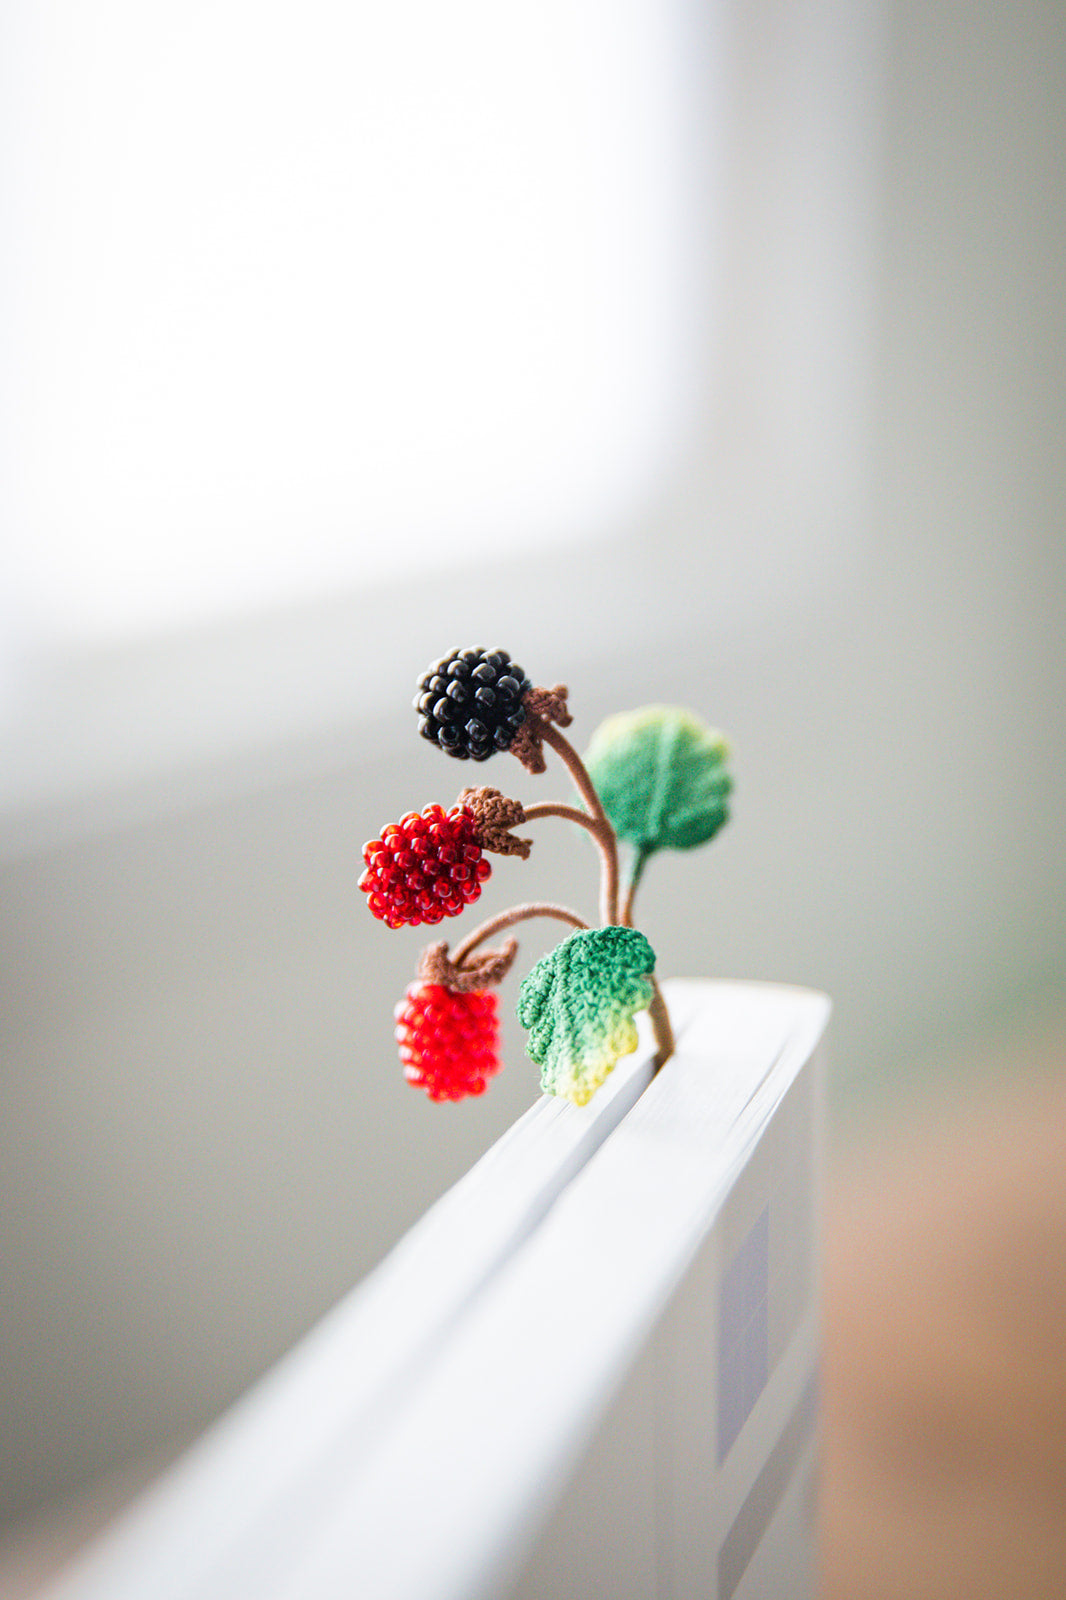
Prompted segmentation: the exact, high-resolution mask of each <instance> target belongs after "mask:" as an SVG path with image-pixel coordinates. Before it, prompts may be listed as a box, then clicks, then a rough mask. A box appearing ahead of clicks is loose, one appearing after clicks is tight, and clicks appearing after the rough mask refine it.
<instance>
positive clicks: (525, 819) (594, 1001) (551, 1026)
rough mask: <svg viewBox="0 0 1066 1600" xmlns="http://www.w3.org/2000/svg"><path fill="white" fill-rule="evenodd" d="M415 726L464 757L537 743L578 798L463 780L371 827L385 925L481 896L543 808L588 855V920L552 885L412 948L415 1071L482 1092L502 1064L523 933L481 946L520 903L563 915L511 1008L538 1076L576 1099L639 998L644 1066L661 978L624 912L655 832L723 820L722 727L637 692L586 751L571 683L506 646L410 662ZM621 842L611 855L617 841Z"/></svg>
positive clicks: (527, 846) (664, 1025)
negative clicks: (592, 897) (451, 935)
mask: <svg viewBox="0 0 1066 1600" xmlns="http://www.w3.org/2000/svg"><path fill="white" fill-rule="evenodd" d="M414 704H415V710H416V711H417V712H418V714H419V724H418V731H419V732H420V733H421V735H422V737H423V738H425V739H427V740H429V741H430V742H431V743H432V744H434V745H436V746H438V747H439V749H441V750H443V751H444V753H445V754H446V755H450V756H453V757H455V758H456V759H457V760H460V761H471V760H472V761H486V760H488V758H489V757H490V756H493V755H497V754H500V753H502V752H504V751H509V752H510V753H511V754H512V755H514V756H516V757H517V758H518V760H519V761H520V762H521V763H522V765H523V766H524V767H525V768H526V770H527V771H528V772H531V773H542V772H544V771H545V770H546V761H545V756H544V747H545V746H548V748H549V749H550V750H552V751H554V752H555V754H556V755H558V756H559V757H560V759H561V760H562V761H563V763H564V765H565V766H566V767H567V769H568V770H569V773H570V776H571V778H572V779H573V782H574V785H575V787H576V789H577V792H578V796H579V798H580V800H581V804H580V805H578V806H574V805H568V804H565V803H563V802H561V801H541V802H538V803H537V804H534V805H524V804H523V803H522V802H521V801H519V800H512V799H509V798H508V797H507V796H506V795H504V794H503V793H502V792H501V791H500V790H499V789H493V788H488V787H482V788H466V789H463V791H462V792H461V793H460V795H459V797H458V799H457V801H456V803H455V804H454V805H453V806H452V807H451V809H450V810H449V811H445V810H444V808H443V806H440V805H429V806H426V807H425V808H424V809H423V810H422V811H421V812H418V811H410V812H408V813H407V815H406V816H404V817H401V818H400V821H399V822H394V823H389V824H388V826H387V827H384V828H382V830H381V834H380V837H379V838H376V839H371V840H370V841H369V842H368V843H367V844H366V845H364V847H363V860H364V862H365V865H366V870H365V872H364V873H363V875H362V877H361V878H360V880H359V887H360V889H362V890H363V892H364V893H365V894H366V897H367V905H368V906H369V908H370V911H371V913H372V915H373V916H375V917H377V918H378V919H379V920H380V921H382V922H385V923H387V925H388V926H389V927H390V928H402V927H418V926H419V925H421V924H423V923H426V924H429V925H435V924H436V923H438V922H441V921H442V920H443V919H444V918H445V917H456V916H458V915H459V913H460V912H461V911H464V910H465V909H466V907H467V906H468V905H471V904H472V903H473V902H474V901H475V900H477V899H478V898H479V896H480V894H481V888H482V885H483V883H485V881H486V880H487V879H488V878H489V877H490V875H491V872H492V867H491V864H490V863H489V862H488V861H487V860H486V859H485V852H486V851H488V852H491V853H495V854H497V855H517V856H521V857H522V858H523V859H526V858H527V857H528V856H529V854H530V851H531V849H532V843H533V841H532V840H530V839H526V838H520V837H519V836H518V835H516V834H515V832H514V831H513V830H514V829H515V828H518V827H525V826H526V825H527V824H529V823H533V822H538V821H540V820H541V819H543V818H546V817H556V818H561V819H562V820H563V821H565V822H569V823H572V824H574V825H576V826H578V827H581V828H584V829H585V830H586V831H587V832H588V833H589V834H590V835H591V837H592V839H593V840H594V842H595V844H596V846H597V848H598V851H599V855H600V904H599V915H600V926H598V927H591V926H590V925H589V924H588V923H587V922H586V921H585V920H584V919H583V918H582V917H580V916H579V915H578V913H577V912H576V911H571V910H570V909H569V907H567V906H562V905H557V904H555V903H554V902H551V901H529V902H526V903H524V904H522V905H517V906H513V907H511V909H510V910H509V911H504V912H500V913H499V914H498V915H496V916H494V917H490V918H489V919H488V921H487V922H483V923H482V924H481V926H480V927H477V928H475V929H474V931H473V932H472V933H469V934H467V936H466V938H465V939H463V940H462V942H461V943H460V944H458V945H457V946H456V948H455V950H454V952H449V949H448V945H447V943H439V944H431V945H429V946H427V948H426V949H425V950H424V951H423V953H422V957H421V960H420V962H419V967H418V979H417V981H416V982H415V983H413V984H412V985H411V987H410V988H409V989H408V991H407V994H406V996H405V997H404V999H403V1000H402V1001H401V1002H400V1004H399V1005H398V1006H397V1008H396V1040H397V1043H398V1045H399V1049H400V1060H401V1062H402V1064H403V1069H404V1075H405V1077H406V1078H407V1080H408V1082H409V1083H412V1084H414V1085H416V1086H417V1087H418V1088H421V1089H424V1090H425V1091H426V1093H427V1094H428V1095H429V1097H430V1099H432V1100H461V1099H464V1098H465V1097H466V1096H467V1095H476V1094H482V1093H484V1090H485V1088H486V1086H487V1084H488V1081H489V1079H490V1078H492V1077H493V1076H494V1075H495V1074H496V1073H497V1072H498V1071H499V1069H500V1061H499V1017H498V1011H497V1000H496V994H495V990H496V987H497V986H498V985H499V984H500V983H501V982H502V981H503V979H504V978H505V977H506V976H507V974H508V972H509V971H510V969H511V966H512V964H513V962H514V959H515V955H516V953H517V950H518V946H517V944H516V942H515V940H514V939H513V938H511V937H508V938H507V939H505V940H504V942H503V945H502V947H501V948H500V949H499V950H493V951H485V950H483V949H481V946H482V945H483V944H484V943H485V941H486V940H487V939H490V938H491V937H492V935H493V934H496V933H500V932H502V931H503V930H505V929H506V928H509V927H513V926H514V925H515V924H517V923H519V922H524V921H526V920H528V919H529V918H531V917H551V918H554V919H555V920H557V921H559V922H562V923H565V924H567V925H568V926H569V927H570V929H571V930H572V931H571V932H570V933H569V934H568V936H567V937H566V938H565V939H564V940H563V941H562V943H561V944H559V945H557V946H556V948H555V949H554V950H552V951H551V952H550V954H548V955H546V956H544V957H543V958H542V960H540V961H538V962H537V964H536V966H535V967H534V968H533V970H532V972H530V973H529V975H528V976H527V977H526V978H525V980H524V981H523V983H522V986H521V989H520V992H519V997H518V1018H519V1021H520V1022H521V1023H522V1026H523V1027H524V1028H526V1029H527V1030H528V1033H529V1040H528V1044H527V1049H528V1051H529V1054H530V1056H531V1057H532V1059H533V1060H534V1061H535V1062H536V1064H537V1065H538V1066H539V1067H540V1069H541V1087H542V1088H543V1089H544V1090H545V1091H546V1092H547V1093H549V1094H556V1095H564V1096H565V1097H566V1098H567V1099H569V1100H572V1101H573V1102H574V1103H575V1104H576V1105H584V1104H585V1103H586V1102H587V1101H588V1100H589V1099H590V1097H591V1096H592V1095H593V1094H594V1093H595V1091H596V1090H597V1088H598V1087H599V1086H600V1084H601V1083H602V1082H603V1081H604V1079H605V1078H606V1077H607V1075H608V1073H609V1072H610V1071H611V1069H612V1068H613V1067H614V1065H615V1063H616V1061H618V1060H619V1058H620V1057H621V1056H624V1055H627V1054H628V1053H629V1052H630V1051H632V1050H635V1049H636V1047H637V1029H636V1023H635V1020H634V1019H635V1017H636V1015H637V1013H638V1012H640V1011H644V1010H647V1012H648V1015H649V1017H650V1020H651V1025H652V1032H653V1035H654V1038H655V1045H656V1055H655V1064H656V1068H658V1067H660V1066H662V1064H663V1062H664V1061H666V1059H667V1058H668V1056H669V1055H670V1054H671V1052H672V1050H673V1035H672V1033H671V1029H670V1018H669V1015H668V1014H667V1010H666V1006H665V1004H664V1003H663V998H662V995H661V993H660V992H659V987H658V985H657V983H656V981H655V974H654V969H655V954H654V952H653V950H652V948H651V945H650V944H649V943H648V941H647V939H646V938H645V937H644V935H643V933H640V932H639V931H638V930H637V929H636V928H634V926H633V903H634V899H635V897H636V892H637V889H638V886H639V884H640V881H641V877H642V875H643V872H644V868H645V866H646V864H647V862H648V860H649V859H650V857H651V856H653V855H654V854H655V853H656V851H658V850H690V849H692V848H693V847H694V846H695V845H699V844H703V843H705V842H706V841H707V840H709V839H712V838H713V837H714V835H715V834H716V833H717V832H718V830H719V829H720V828H721V827H722V825H723V823H725V822H726V821H727V820H728V815H729V812H728V803H729V795H730V792H731V790H732V780H731V778H730V775H729V772H728V769H727V765H726V761H727V755H728V750H727V746H726V742H725V740H724V738H723V737H722V735H721V734H720V733H716V732H714V731H713V730H711V729H710V728H706V727H704V725H703V724H702V723H701V722H700V721H699V719H698V718H697V717H695V716H693V714H692V713H691V712H689V711H682V710H678V709H676V708H674V707H671V706H645V707H643V708H642V709H641V710H639V711H631V712H624V713H622V714H620V715H618V716H613V717H608V719H607V720H606V722H604V723H602V724H601V726H600V727H599V728H598V729H597V730H596V732H595V733H594V734H593V737H592V742H591V743H590V745H589V749H588V753H587V755H586V757H585V759H584V761H583V760H582V759H581V757H580V756H579V755H578V753H577V751H576V750H575V749H574V747H573V745H571V743H570V741H569V740H568V739H567V738H566V737H565V736H564V735H563V734H562V733H561V732H560V731H559V730H560V728H565V727H568V726H569V725H570V723H571V721H572V718H571V716H570V712H569V709H568V707H567V690H566V688H565V687H564V686H563V685H562V684H556V685H555V687H554V688H552V689H541V688H535V687H534V685H533V683H532V681H531V680H530V679H529V678H528V677H527V676H526V674H525V673H524V672H523V670H522V668H521V667H520V666H518V665H517V664H516V663H515V662H514V661H512V659H511V657H510V655H509V654H508V652H507V651H506V650H483V649H473V650H453V651H451V652H450V653H449V654H448V655H446V656H442V657H441V659H440V660H439V661H436V662H434V663H433V664H432V665H431V666H430V667H429V668H427V670H426V671H425V672H424V673H423V674H422V675H421V677H420V678H419V680H418V692H417V694H416V696H415V702H414ZM620 842H621V843H622V844H623V845H624V846H625V847H627V848H626V860H625V867H624V872H620V866H619V843H620Z"/></svg>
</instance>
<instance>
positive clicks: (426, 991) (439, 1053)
mask: <svg viewBox="0 0 1066 1600" xmlns="http://www.w3.org/2000/svg"><path fill="white" fill-rule="evenodd" d="M499 1037H500V1030H499V1021H498V1018H497V1011H496V996H495V994H494V993H493V992H492V990H489V989H471V990H469V991H468V992H467V993H466V994H460V993H459V992H458V991H457V990H455V989H446V988H445V987H444V986H443V984H439V983H413V984H412V985H411V987H410V988H409V989H408V991H407V995H406V998H405V999H403V1000H401V1001H400V1004H399V1005H398V1006H397V1007H396V1042H397V1044H398V1045H399V1047H400V1060H401V1062H402V1063H403V1075H404V1077H405V1078H406V1079H407V1081H408V1083H411V1084H414V1085H415V1087H416V1088H419V1089H424V1090H425V1091H426V1093H427V1094H428V1095H429V1098H430V1099H431V1100H463V1099H465V1098H466V1096H467V1095H469V1094H484V1092H485V1086H486V1084H487V1082H488V1080H489V1078H491V1077H493V1075H494V1074H495V1073H497V1072H499V1070H500V1061H499Z"/></svg>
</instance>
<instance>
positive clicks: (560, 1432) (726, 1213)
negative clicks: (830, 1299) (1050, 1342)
mask: <svg viewBox="0 0 1066 1600" xmlns="http://www.w3.org/2000/svg"><path fill="white" fill-rule="evenodd" d="M664 987H665V993H666V998H667V1003H668V1005H669V1008H670V1011H671V1015H672V1017H673V1020H674V1027H675V1032H676V1035H677V1040H678V1051H677V1054H676V1055H675V1056H674V1057H673V1058H672V1059H671V1061H670V1062H668V1063H667V1065H666V1067H665V1068H664V1069H663V1071H662V1072H661V1073H659V1074H658V1075H657V1076H656V1077H654V1079H653V1078H652V1076H651V1064H650V1063H651V1044H650V1040H649V1039H648V1038H647V1036H646V1035H643V1034H642V1047H641V1049H640V1050H639V1051H638V1052H637V1053H636V1055H634V1056H633V1057H631V1058H628V1059H627V1060H626V1061H623V1062H622V1063H620V1064H619V1066H618V1068H617V1069H616V1071H615V1073H614V1074H613V1075H612V1077H611V1079H609V1080H608V1083H607V1084H606V1085H605V1086H604V1088H603V1089H602V1090H601V1091H600V1093H599V1094H598V1095H597V1096H596V1097H595V1098H594V1100H593V1101H592V1102H591V1103H590V1104H589V1105H588V1106H586V1107H584V1108H581V1109H578V1108H575V1107H573V1106H571V1105H569V1104H568V1103H560V1102H557V1101H548V1100H545V1101H541V1102H539V1103H538V1104H537V1105H536V1106H534V1107H533V1109H532V1110H531V1111H530V1112H529V1113H527V1115H526V1116H525V1117H524V1118H522V1119H521V1120H520V1121H519V1122H518V1123H517V1124H516V1125H515V1127H514V1128H513V1129H511V1131H510V1132H509V1133H508V1134H507V1135H506V1136H505V1137H504V1138H503V1139H502V1140H501V1141H499V1143H498V1144H497V1145H496V1146H494V1147H493V1149H492V1150H491V1151H490V1152H489V1153H488V1155H487V1156H486V1157H485V1158H484V1159H483V1160H482V1161H481V1162H479V1163H478V1165H477V1166H476V1167H475V1168H474V1169H473V1170H472V1171H471V1172H470V1173H469V1174H468V1175H467V1177H466V1178H465V1179H464V1180H462V1182H461V1183H459V1184H458V1185H456V1187H455V1188H454V1189H452V1190H451V1191H450V1192H449V1194H447V1195H446V1196H445V1197H444V1199H443V1200H441V1201H440V1202H439V1203H438V1204H437V1206H435V1207H434V1208H433V1209H432V1210H431V1211H430V1212H429V1213H428V1214H427V1216H426V1217H425V1218H424V1219H423V1220H422V1222H421V1223H420V1224H418V1226H417V1227H416V1228H414V1229H413V1230H412V1231H411V1233H410V1234H409V1235H408V1236H407V1238H406V1239H405V1240H404V1241H402V1243H401V1244H400V1245H399V1246H398V1247H397V1249H396V1250H395V1251H394V1252H393V1253H392V1254H391V1255H390V1256H389V1257H388V1258H387V1259H386V1261H385V1262H384V1263H383V1264H382V1266H381V1267H380V1268H378V1269H377V1271H376V1272H375V1273H373V1274H372V1275H371V1276H370V1278H368V1279H367V1280H366V1282H365V1283H364V1284H363V1285H362V1286H361V1287H360V1288H359V1289H357V1290H356V1291H354V1292H353V1294H352V1295H351V1296H350V1297H349V1298H348V1299H347V1300H346V1301H344V1302H343V1303H342V1304H341V1305H340V1306H339V1307H337V1308H336V1310H335V1311H334V1312H333V1313H331V1315H330V1316H329V1317H328V1318H326V1319H325V1321H324V1322H323V1323H322V1324H321V1325H320V1326H319V1327H318V1328H317V1329H315V1330H314V1331H313V1332H312V1334H311V1335H309V1336H308V1338H307V1339H306V1340H304V1341H303V1342H302V1343H301V1344H300V1345H299V1346H298V1347H297V1348H296V1349H295V1350H294V1351H293V1352H292V1353H291V1354H290V1356H289V1357H288V1358H286V1360H285V1361H284V1362H283V1363H282V1364H281V1365H280V1366H279V1367H278V1368H277V1369H276V1370H275V1371H274V1373H272V1374H271V1375H269V1376H268V1378H267V1379H266V1380H264V1382H263V1383H262V1384H260V1385H259V1386H257V1388H256V1389H255V1390H253V1391H252V1393H251V1394H250V1395H249V1396H248V1397H247V1398H246V1399H245V1401H244V1402H242V1403H241V1405H240V1406H238V1407H237V1408H236V1409H235V1410H234V1412H232V1413H231V1414H230V1415H229V1416H228V1417H227V1418H225V1419H224V1420H223V1422H222V1423H220V1424H219V1425H218V1426H217V1427H216V1428H215V1429H213V1430H212V1431H211V1432H210V1433H209V1434H208V1435H207V1436H206V1437H205V1439H204V1440H203V1441H202V1442H201V1444H200V1445H199V1446H198V1447H197V1448H196V1450H194V1451H193V1452H192V1453H191V1454H190V1455H189V1456H188V1457H187V1458H186V1459H185V1461H184V1462H182V1463H181V1464H179V1465H178V1466H177V1467H176V1468H175V1469H174V1470H173V1471H172V1472H171V1473H169V1474H168V1475H167V1477H166V1478H165V1479H164V1480H163V1481H162V1482H161V1483H160V1484H159V1485H157V1486H156V1488H155V1489H153V1490H152V1491H151V1492H150V1493H149V1494H148V1495H147V1496H146V1497H145V1498H144V1499H143V1501H142V1502H141V1503H140V1504H139V1505H138V1506H137V1507H136V1508H135V1509H134V1510H133V1511H132V1512H131V1513H130V1514H129V1515H128V1516H127V1517H126V1518H125V1519H123V1521H122V1522H121V1523H120V1524H119V1525H117V1526H116V1527H115V1528H114V1529H113V1530H112V1532H111V1533H110V1534H109V1535H108V1536H106V1537H105V1538H104V1539H103V1540H102V1541H101V1542H100V1543H99V1544H98V1545H97V1546H96V1548H95V1549H94V1550H92V1551H91V1552H89V1553H88V1555H87V1556H86V1557H85V1558H84V1559H83V1560H82V1561H81V1562H80V1563H79V1564H78V1565H77V1566H76V1567H75V1568H72V1569H71V1570H70V1571H69V1572H68V1574H67V1575H66V1577H65V1578H64V1579H63V1580H62V1581H61V1582H60V1583H59V1584H58V1585H57V1586H56V1587H55V1589H54V1590H53V1591H52V1593H53V1595H54V1597H55V1600H60V1596H62V1597H64V1600H104V1597H105V1596H106V1597H107V1600H132V1597H134V1596H138V1597H140V1596H151V1600H179V1597H182V1600H194V1597H195V1600H223V1597H225V1600H235V1597H242V1596H245V1595H247V1596H248V1597H249V1600H251V1597H253V1596H254V1597H255V1600H275V1597H276V1600H283V1597H291V1600H320V1597H321V1600H324V1597H326V1596H336V1597H338V1600H339V1597H341V1596H344V1597H345V1600H350V1597H351V1596H353V1595H358V1596H360V1597H367V1600H378V1597H380V1600H385V1597H389V1600H401V1597H411V1600H415V1597H418V1600H447V1597H454V1600H460V1597H462V1600H474V1597H476V1596H486V1597H488V1596H492V1597H494V1600H497V1597H504V1596H507V1595H513V1596H515V1597H516V1600H517V1597H519V1596H526V1595H529V1596H532V1595H538V1596H541V1597H544V1596H549V1595H554V1594H558V1595H560V1596H566V1595H592V1594H600V1593H602V1594H604V1595H610V1596H612V1597H613V1600H622V1597H624V1596H626V1595H630V1594H632V1595H634V1596H636V1595H643V1596H649V1597H652V1596H654V1597H656V1600H658V1597H660V1596H661V1597H664V1600H665V1597H669V1596H676V1597H677V1600H682V1597H689V1596H692V1595H694V1594H696V1593H700V1594H707V1595H718V1596H720V1597H721V1600H733V1597H734V1596H738V1597H739V1600H745V1596H747V1595H751V1596H759V1597H760V1600H766V1597H772V1596H774V1595H777V1594H781V1595H788V1596H789V1597H790V1600H793V1597H797V1596H802V1595H803V1594H804V1593H805V1592H809V1584H810V1581H811V1579H810V1557H811V1534H810V1497H811V1487H810V1483H811V1464H812V1450H813V1438H814V1432H815V1417H816V1385H815V1371H816V1361H817V1348H818V1333H817V1315H816V1308H817V1289H816V1286H817V1261H816V1245H815V1241H816V1227H815V1218H816V1188H817V1173H818V1123H819V1108H820V1103H821V1102H820V1096H821V1090H820V1076H819V1071H818V1044H819V1041H820V1039H821V1036H822V1033H823V1031H824V1027H825V1023H826V1019H827V1015H828V1003H827V1002H826V1001H825V1000H824V998H823V997H821V996H817V995H812V994H810V993H807V992H805V991H801V990H793V989H786V988H778V987H771V986H767V985H744V984H712V983H699V982H693V983H684V982H679V983H671V984H667V985H665V986H664Z"/></svg>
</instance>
